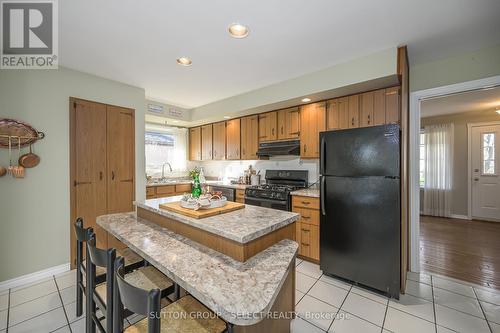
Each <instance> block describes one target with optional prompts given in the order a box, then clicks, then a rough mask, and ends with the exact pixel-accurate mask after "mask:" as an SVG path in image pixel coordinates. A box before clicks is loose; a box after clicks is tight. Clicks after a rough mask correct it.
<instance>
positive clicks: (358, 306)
mask: <svg viewBox="0 0 500 333" xmlns="http://www.w3.org/2000/svg"><path fill="white" fill-rule="evenodd" d="M385 308H386V306H385V305H383V304H380V303H379V302H375V301H373V300H371V299H369V298H366V297H363V296H360V295H358V294H354V293H352V292H351V293H349V295H348V296H347V298H346V300H345V301H344V304H343V305H342V310H344V311H347V312H350V313H352V314H354V315H356V316H358V317H360V318H362V319H365V320H368V321H369V322H371V323H373V324H375V325H377V326H382V323H383V321H384V315H385Z"/></svg>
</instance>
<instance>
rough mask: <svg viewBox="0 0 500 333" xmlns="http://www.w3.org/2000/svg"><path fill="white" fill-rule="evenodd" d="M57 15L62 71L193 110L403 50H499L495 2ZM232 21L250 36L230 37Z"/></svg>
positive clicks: (230, 0) (298, 2)
mask: <svg viewBox="0 0 500 333" xmlns="http://www.w3.org/2000/svg"><path fill="white" fill-rule="evenodd" d="M59 13H60V14H59V16H60V19H59V25H60V28H59V36H60V43H59V53H60V56H59V61H60V62H59V63H60V65H62V66H65V67H69V68H73V69H77V70H80V71H84V72H87V73H91V74H95V75H98V76H102V77H105V78H109V79H113V80H116V81H120V82H124V83H127V84H130V85H134V86H138V87H142V88H144V89H145V91H146V96H147V97H149V98H151V99H158V100H163V101H168V102H169V103H171V104H175V105H178V106H181V107H186V108H193V107H199V106H201V105H205V104H207V103H211V102H214V101H217V100H221V99H224V98H227V97H231V96H234V95H238V94H241V93H244V92H247V91H251V90H254V89H257V88H261V87H264V86H267V85H270V84H274V83H277V82H281V81H284V80H287V79H290V78H294V77H298V76H301V75H303V74H306V73H310V72H313V71H316V70H320V69H323V68H326V67H330V66H332V65H335V64H337V63H340V62H344V61H348V60H350V59H354V58H357V57H361V56H365V55H368V54H370V53H374V52H376V51H379V50H384V49H387V48H391V47H395V46H398V45H401V44H407V45H408V49H409V55H410V62H411V63H412V64H415V63H422V62H427V61H430V60H434V59H438V58H442V57H446V56H450V55H453V54H454V53H455V52H464V51H468V50H474V49H479V48H482V47H485V46H490V45H494V44H498V43H499V42H500V34H499V33H498V31H500V20H499V18H498V13H500V1H498V0H474V1H470V0H439V1H436V0H419V1H401V0H378V1H372V0H351V1H340V0H313V1H303V0H287V1H279V0H267V1H242V0H214V1H206V0H205V1H204V0H198V1H194V0H185V1H170V0H149V1H147V2H143V1H136V0H105V1H103V0H85V1H83V0H80V1H60V2H59ZM233 22H240V23H243V24H246V25H248V26H249V28H250V34H249V36H248V37H247V38H245V39H234V38H231V37H229V35H228V34H227V27H228V25H229V24H231V23H233ZM181 56H187V57H190V58H191V59H192V60H193V65H192V66H190V67H182V66H179V65H177V64H176V61H175V60H176V58H178V57H181Z"/></svg>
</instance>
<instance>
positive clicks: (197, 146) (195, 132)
mask: <svg viewBox="0 0 500 333" xmlns="http://www.w3.org/2000/svg"><path fill="white" fill-rule="evenodd" d="M189 160H191V161H201V127H194V128H190V129H189Z"/></svg>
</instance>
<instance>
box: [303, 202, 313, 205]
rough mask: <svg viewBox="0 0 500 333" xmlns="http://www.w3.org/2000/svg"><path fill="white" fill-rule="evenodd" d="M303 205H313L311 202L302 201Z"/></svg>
mask: <svg viewBox="0 0 500 333" xmlns="http://www.w3.org/2000/svg"><path fill="white" fill-rule="evenodd" d="M302 204H303V205H310V204H311V203H310V202H309V201H302Z"/></svg>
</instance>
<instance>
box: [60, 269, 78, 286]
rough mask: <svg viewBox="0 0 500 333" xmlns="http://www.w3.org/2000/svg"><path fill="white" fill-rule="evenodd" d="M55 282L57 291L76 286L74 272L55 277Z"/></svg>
mask: <svg viewBox="0 0 500 333" xmlns="http://www.w3.org/2000/svg"><path fill="white" fill-rule="evenodd" d="M56 281H57V286H58V287H59V290H63V289H66V288H69V287H71V286H74V285H76V270H72V271H70V272H66V273H63V274H61V275H58V276H56Z"/></svg>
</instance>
